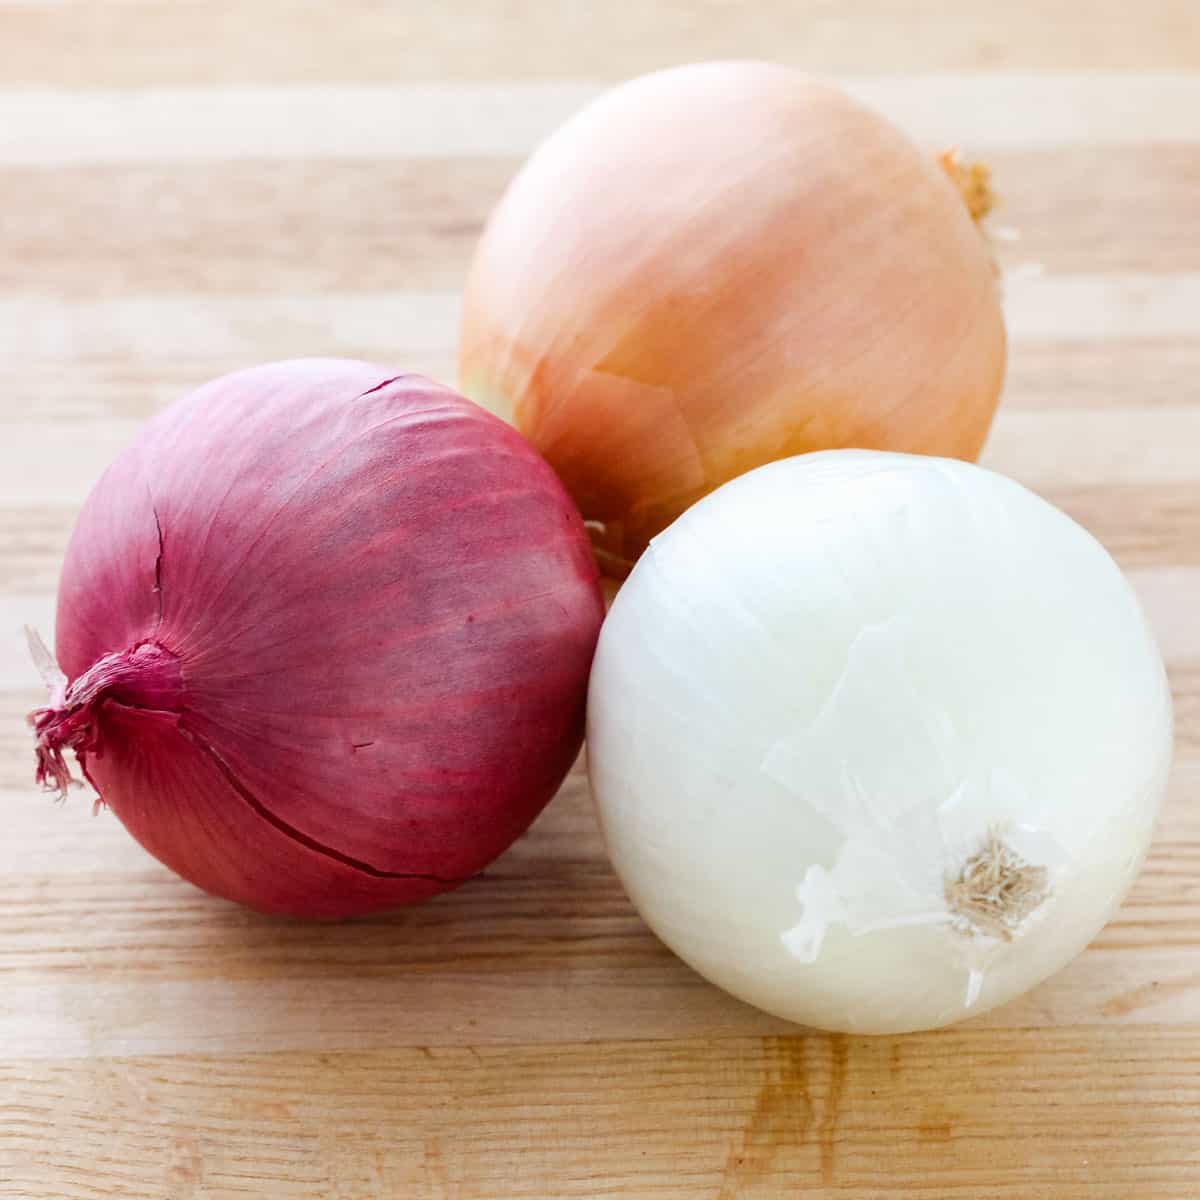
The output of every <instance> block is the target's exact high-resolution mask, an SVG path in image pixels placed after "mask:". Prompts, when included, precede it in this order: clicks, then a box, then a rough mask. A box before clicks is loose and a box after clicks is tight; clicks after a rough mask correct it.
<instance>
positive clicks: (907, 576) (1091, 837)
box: [588, 450, 1172, 1033]
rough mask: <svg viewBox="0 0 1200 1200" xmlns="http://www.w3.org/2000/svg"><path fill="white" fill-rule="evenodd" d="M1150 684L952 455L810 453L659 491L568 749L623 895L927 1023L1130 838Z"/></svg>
mask: <svg viewBox="0 0 1200 1200" xmlns="http://www.w3.org/2000/svg"><path fill="white" fill-rule="evenodd" d="M1171 742H1172V716H1171V692H1170V688H1169V686H1168V681H1167V676H1166V672H1165V670H1164V668H1163V663H1162V658H1161V655H1160V654H1159V651H1158V648H1157V647H1156V645H1155V643H1154V638H1153V636H1152V634H1151V632H1150V629H1149V627H1148V625H1147V623H1146V620H1145V617H1144V615H1143V614H1142V612H1141V608H1140V606H1139V604H1138V600H1137V597H1136V595H1135V594H1134V591H1133V589H1132V588H1131V587H1130V586H1129V583H1128V581H1127V580H1126V579H1125V578H1124V577H1123V576H1122V575H1121V572H1120V570H1119V569H1118V568H1117V566H1116V564H1115V563H1114V562H1113V561H1112V559H1111V558H1110V557H1109V556H1108V554H1107V553H1106V552H1105V551H1104V549H1103V547H1101V546H1100V545H1099V543H1097V542H1096V540H1095V539H1094V538H1092V537H1091V536H1090V535H1089V534H1088V533H1087V532H1086V531H1085V530H1083V529H1081V528H1080V527H1079V526H1078V525H1076V524H1075V523H1074V522H1073V521H1072V520H1071V519H1070V518H1069V517H1067V516H1066V515H1065V514H1063V513H1062V512H1060V511H1058V510H1057V509H1055V508H1054V507H1052V506H1051V505H1049V504H1047V503H1046V502H1045V501H1044V500H1041V499H1040V498H1039V497H1037V496H1035V495H1034V494H1033V493H1031V492H1029V491H1026V490H1025V489H1024V488H1022V487H1021V486H1020V485H1019V484H1017V483H1014V482H1013V481H1012V480H1008V479H1005V478H1004V477H1002V476H999V475H995V474H993V473H992V472H990V471H985V470H983V469H981V468H979V467H976V466H973V465H971V464H968V463H963V462H957V461H953V460H947V459H937V458H932V457H928V456H916V455H900V454H885V453H880V452H877V451H857V450H840V451H828V452H825V453H817V454H809V455H803V456H801V457H799V458H793V459H787V460H784V461H782V462H777V463H771V464H769V465H767V466H764V467H760V468H758V469H757V470H755V471H751V472H749V473H747V474H746V475H743V476H741V477H740V478H738V479H735V480H733V481H732V482H730V483H728V484H726V485H725V486H724V487H722V488H720V489H719V490H718V491H716V492H714V493H713V494H712V495H711V496H707V497H705V498H704V499H703V500H701V501H700V502H699V503H698V504H696V505H695V506H693V507H692V508H691V509H689V510H688V512H687V513H685V514H684V515H683V516H682V517H681V518H680V519H679V520H678V521H676V522H675V523H674V524H673V525H672V526H671V527H670V529H668V530H667V531H666V532H665V533H663V534H662V535H660V536H659V537H658V538H656V539H655V540H654V542H653V543H652V544H651V546H650V549H649V550H648V551H647V552H646V553H645V554H644V555H643V556H642V558H641V559H640V560H639V562H638V563H637V565H636V566H635V567H634V569H633V571H632V573H631V574H630V576H629V578H628V579H627V580H626V581H625V583H624V584H623V586H622V588H621V590H620V592H619V593H618V594H617V597H616V599H615V601H614V602H613V605H612V608H611V609H610V611H609V614H608V618H607V619H606V621H605V623H604V628H603V630H602V632H601V635H600V644H599V647H598V648H597V651H596V659H595V663H594V665H593V668H592V680H591V687H590V693H589V699H588V770H589V774H590V776H591V782H592V794H593V796H594V798H595V801H596V806H597V810H598V813H599V816H600V821H601V825H602V827H603V830H604V836H605V841H606V843H607V846H608V849H609V852H610V854H611V856H612V860H613V863H614V866H615V867H616V869H617V872H618V874H619V875H620V877H621V880H622V882H623V883H624V885H625V888H626V890H627V891H628V893H629V896H630V898H631V899H632V900H633V902H634V904H635V905H636V906H637V908H638V910H639V912H640V913H641V914H642V916H643V917H644V918H645V920H646V921H647V923H648V924H649V925H650V926H651V928H653V929H654V931H655V932H656V933H657V934H658V935H659V936H660V937H661V938H662V939H663V941H664V942H665V943H666V944H667V945H668V946H670V947H671V948H672V949H673V950H674V951H675V952H676V953H677V954H679V955H680V957H681V958H683V959H684V960H685V961H686V962H688V963H690V964H691V965H692V966H693V967H695V968H696V970H698V971H699V972H700V973H701V974H702V975H704V976H705V977H706V978H707V979H710V980H712V981H713V982H714V983H716V984H718V985H719V986H721V987H723V988H725V989H726V990H728V991H729V992H731V993H733V994H734V995H736V996H738V997H740V998H741V999H743V1000H745V1001H747V1002H749V1003H751V1004H755V1005H757V1006H758V1007H760V1008H762V1009H764V1010H766V1011H767V1012H770V1013H773V1014H775V1015H776V1016H780V1017H784V1018H787V1019H789V1020H792V1021H796V1022H799V1023H801V1024H805V1025H813V1026H818V1027H821V1028H825V1029H831V1030H841V1031H848V1032H853V1033H902V1032H909V1031H913V1030H920V1029H932V1028H936V1027H939V1026H942V1025H947V1024H950V1023H951V1022H953V1021H957V1020H961V1019H963V1018H965V1017H970V1016H974V1015H976V1014H978V1013H981V1012H984V1011H986V1010H987V1009H989V1008H992V1007H994V1006H995V1005H998V1004H1001V1003H1004V1002H1005V1001H1008V1000H1010V999H1012V998H1014V997H1016V996H1018V995H1021V994H1022V993H1023V992H1025V991H1027V990H1028V989H1030V988H1031V987H1033V986H1035V985H1036V984H1038V983H1040V982H1041V981H1042V980H1044V979H1046V978H1048V977H1049V976H1050V975H1051V974H1053V973H1054V972H1055V971H1057V970H1059V969H1060V968H1061V967H1063V966H1064V965H1065V964H1066V963H1067V962H1069V961H1070V959H1072V958H1073V957H1074V956H1075V955H1076V954H1077V953H1079V951H1081V950H1082V949H1083V948H1084V947H1085V946H1086V945H1087V943H1088V942H1089V941H1091V939H1092V938H1093V937H1094V936H1095V935H1096V934H1097V933H1098V932H1099V930H1100V928H1101V927H1102V926H1103V924H1104V923H1105V921H1107V920H1108V919H1109V917H1110V916H1111V915H1112V914H1113V912H1114V911H1115V910H1116V908H1117V906H1118V905H1119V904H1120V903H1121V900H1122V899H1123V897H1124V896H1125V894H1126V892H1127V891H1128V889H1129V887H1130V885H1131V883H1132V881H1133V879H1134V877H1135V876H1136V874H1137V871H1138V868H1139V866H1140V865H1141V862H1142V859H1143V856H1144V854H1145V852H1146V849H1147V847H1148V845H1149V843H1150V839H1151V835H1152V831H1153V826H1154V821H1155V817H1156V815H1157V813H1158V809H1159V806H1160V803H1161V801H1162V797H1163V794H1164V792H1165V790H1166V785H1167V778H1168V774H1169V770H1170V764H1171V750H1172V745H1171Z"/></svg>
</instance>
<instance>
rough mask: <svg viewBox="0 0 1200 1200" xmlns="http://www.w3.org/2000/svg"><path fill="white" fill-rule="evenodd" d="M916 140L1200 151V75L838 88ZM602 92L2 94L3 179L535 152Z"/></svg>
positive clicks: (569, 86) (422, 87)
mask: <svg viewBox="0 0 1200 1200" xmlns="http://www.w3.org/2000/svg"><path fill="white" fill-rule="evenodd" d="M838 82H840V83H842V84H843V85H844V86H845V87H846V88H847V90H848V91H850V93H851V94H853V95H856V96H858V97H859V98H861V99H862V100H863V101H865V102H866V103H868V104H871V105H873V106H874V107H875V108H877V109H879V111H881V112H883V113H886V114H887V115H888V116H889V117H891V119H892V120H894V121H895V122H896V123H897V124H899V125H900V126H902V127H903V128H905V129H907V130H909V131H910V132H911V133H912V134H913V135H914V136H915V137H918V138H921V139H927V140H929V141H931V142H933V143H934V144H943V143H945V144H950V145H954V144H958V143H965V144H967V145H968V146H970V147H971V148H972V149H974V150H977V151H993V150H997V149H1002V148H1006V147H1007V148H1013V149H1017V148H1020V149H1024V150H1031V149H1037V148H1045V147H1054V146H1061V145H1073V144H1081V143H1082V144H1087V145H1089V146H1092V147H1102V146H1106V145H1114V144H1116V145H1124V144H1128V143H1131V142H1132V143H1138V142H1142V141H1146V140H1153V141H1154V142H1156V143H1159V144H1179V143H1194V142H1196V141H1200V74H1191V73H1188V72H1179V73H1177V74H1163V73H1158V74H1134V73H1128V74H1121V75H1119V76H1116V75H1105V74H1103V73H1099V72H1087V73H1083V72H1081V73H1078V74H1062V75H1038V74H1029V75H1014V74H996V75H989V74H979V75H970V74H967V75H929V76H903V75H891V76H875V75H862V76H858V75H856V76H853V77H843V76H839V77H838ZM602 90H603V87H602V85H600V84H597V83H595V82H590V83H589V82H582V81H547V80H541V81H536V82H519V83H503V84H501V83H492V84H483V83H462V84H444V83H440V84H439V83H423V84H422V83H409V84H396V85H394V86H391V87H385V86H364V85H361V84H357V85H344V86H336V87H299V86H297V87H274V88H264V87H227V88H221V89H216V90H209V89H205V88H184V87H156V88H147V89H143V90H137V91H121V90H116V89H107V90H105V89H91V90H87V89H81V90H70V89H52V88H27V89H9V90H6V91H0V167H10V166H34V165H41V166H54V167H66V166H81V165H86V164H101V163H112V162H125V163H150V162H163V163H169V162H213V161H229V160H238V159H250V160H255V159H257V160H262V159H274V160H294V159H303V158H325V159H331V160H336V159H342V160H346V159H351V160H352V159H363V158H367V159H371V160H375V161H378V160H380V159H388V158H406V159H407V158H446V157H450V158H461V157H467V156H472V157H485V156H496V157H512V156H514V155H524V154H527V153H528V152H529V151H530V150H531V149H533V147H534V146H535V145H536V144H537V143H538V142H540V141H541V140H542V138H544V137H545V136H546V135H547V134H548V133H550V132H551V131H552V130H553V129H554V128H556V127H557V126H558V125H560V124H561V123H562V122H563V121H564V120H565V119H566V118H567V117H569V116H570V115H571V114H572V113H574V112H576V111H578V110H579V109H580V108H582V107H583V105H585V104H586V103H588V101H590V100H591V99H593V98H594V97H595V96H596V95H598V94H599V92H600V91H602Z"/></svg>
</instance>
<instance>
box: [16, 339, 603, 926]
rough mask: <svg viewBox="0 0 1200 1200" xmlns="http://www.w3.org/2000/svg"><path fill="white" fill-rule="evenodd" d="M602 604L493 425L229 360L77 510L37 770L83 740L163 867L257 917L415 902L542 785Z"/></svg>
mask: <svg viewBox="0 0 1200 1200" xmlns="http://www.w3.org/2000/svg"><path fill="white" fill-rule="evenodd" d="M602 617H603V603H602V599H601V594H600V589H599V584H598V578H597V571H596V567H595V563H594V561H593V559H592V556H591V552H590V548H589V543H588V538H587V534H586V532H585V530H584V528H583V523H582V521H581V519H580V516H579V514H578V511H577V510H576V509H575V506H574V505H573V503H572V502H571V500H570V497H569V496H568V495H567V494H566V492H565V491H564V489H563V487H562V485H561V484H560V483H559V481H558V480H557V478H556V477H555V475H554V473H553V471H552V470H551V469H550V468H549V467H548V466H547V465H546V464H545V462H544V461H543V460H542V459H541V458H540V457H539V456H538V455H537V454H536V452H535V451H534V450H533V449H532V448H531V447H530V446H529V444H528V443H527V442H526V441H525V440H524V439H523V438H522V437H521V436H520V435H519V434H518V433H516V431H514V430H513V429H511V428H510V427H508V426H507V425H505V424H504V422H502V421H500V420H499V419H498V418H496V417H494V416H492V415H491V414H489V413H486V412H484V411H483V410H482V409H480V408H479V407H478V406H477V405H475V404H473V403H471V402H470V401H468V400H465V399H464V398H462V397H461V396H458V395H457V394H455V393H454V392H451V391H450V390H448V389H446V388H443V387H441V386H439V385H437V384H435V383H432V382H430V381H428V380H425V379H422V378H420V377H417V376H400V377H395V376H394V373H389V372H387V371H386V370H385V369H383V368H380V367H376V366H372V365H370V364H366V363H357V362H348V361H340V360H301V361H296V362H287V363H276V364H271V365H268V366H264V367H259V368H254V369H252V370H249V371H244V372H239V373H237V374H234V375H230V376H227V377H225V378H223V379H219V380H216V381H215V382H213V383H210V384H208V385H206V386H205V387H203V388H201V389H199V390H198V391H197V392H195V393H193V394H192V395H191V396H189V397H187V398H185V399H184V400H182V401H181V402H179V403H177V404H175V405H174V406H172V407H171V408H169V409H168V410H166V411H165V412H164V413H162V414H161V415H160V416H159V417H157V418H156V419H155V420H154V421H152V422H151V423H150V424H149V425H148V426H147V427H146V428H145V430H144V431H143V433H142V434H141V436H140V437H139V438H138V439H137V441H136V442H135V443H134V444H133V445H132V446H131V447H130V448H129V449H128V450H126V451H125V452H124V453H123V454H122V455H120V456H119V457H118V459H117V460H116V461H115V462H114V463H113V464H112V466H111V467H110V468H109V469H108V471H107V472H106V473H105V475H104V476H103V477H102V479H101V480H100V482H99V483H98V484H97V486H96V488H95V489H94V491H93V492H92V494H91V495H90V496H89V498H88V500H87V502H86V503H85V505H84V508H83V510H82V512H81V514H80V516H79V520H78V522H77V525H76V528H75V531H74V533H73V535H72V539H71V543H70V546H69V548H68V551H67V557H66V562H65V565H64V569H63V576H62V582H61V585H60V589H59V603H58V618H57V637H56V653H57V658H58V662H59V664H60V666H61V667H62V670H63V672H64V673H65V675H66V677H67V680H68V681H69V682H68V683H67V685H66V687H65V689H63V688H62V687H60V688H58V689H56V692H55V695H54V697H53V699H52V702H51V705H50V706H49V707H48V708H46V709H42V710H39V712H38V713H35V714H33V717H32V718H31V719H32V720H33V721H34V723H35V727H36V729H37V731H38V751H39V774H40V776H41V777H42V778H43V781H44V782H45V783H46V784H47V785H49V786H56V787H60V788H61V787H62V786H64V785H65V777H66V767H65V762H64V761H63V759H62V753H63V751H64V750H66V749H74V750H75V752H76V754H77V757H78V758H79V761H80V764H81V767H82V769H83V771H84V774H85V775H86V777H87V778H88V779H89V780H90V781H91V783H92V784H93V785H94V786H95V788H96V790H97V792H98V793H99V795H100V797H101V800H102V801H103V803H105V804H106V805H108V806H109V807H110V808H112V809H113V811H114V812H115V813H116V814H117V816H118V817H119V818H120V819H121V821H122V822H123V823H124V824H125V825H126V827H127V828H128V829H129V830H130V832H131V833H132V834H133V835H134V837H136V838H137V839H138V840H139V841H140V842H141V843H142V844H143V845H144V846H145V847H146V848H147V849H148V850H149V851H150V852H151V853H152V854H154V855H155V856H156V857H158V858H159V859H160V860H162V861H163V862H164V863H166V864H167V865H168V866H170V867H171V868H172V869H173V870H175V871H177V872H178V873H179V874H180V875H182V876H184V877H185V878H186V879H189V880H190V881H191V882H193V883H195V884H197V885H198V886H200V887H202V888H205V889H206V890H208V891H211V892H214V893H216V894H218V895H221V896H225V897H227V898H229V899H232V900H235V901H238V902H240V903H243V904H247V905H249V906H251V907H254V908H258V909H261V910H264V911H269V912H282V913H289V914H293V915H298V916H316V917H338V916H346V915H350V914H354V913H361V912H368V911H371V910H374V909H379V908H385V907H391V906H394V905H397V904H403V903H408V902H411V901H416V900H420V899H423V898H425V897H427V896H430V895H433V894H435V893H436V892H440V891H444V890H446V889H447V888H449V887H453V886H455V885H456V884H457V883H459V882H462V881H463V880H464V879H467V878H469V877H470V876H472V875H474V874H476V873H478V872H479V871H480V870H481V869H482V868H483V867H484V866H486V865H487V863H488V862H490V861H491V860H492V859H493V858H495V857H496V855H498V854H499V853H501V852H502V851H503V850H504V849H505V848H507V846H508V845H509V844H510V843H511V842H512V841H513V840H514V839H515V838H516V837H517V836H519V835H520V834H521V833H522V832H523V831H524V830H525V829H526V828H527V826H528V825H529V823H530V822H531V821H532V820H533V818H534V817H535V816H536V815H537V814H538V812H540V811H541V809H542V807H543V806H544V805H545V804H546V802H547V801H548V800H549V799H550V797H551V796H552V795H553V794H554V792H555V791H556V790H557V788H558V785H559V783H561V781H562V778H563V777H564V775H565V774H566V772H567V770H568V769H569V768H570V766H571V764H572V762H573V761H574V759H575V757H576V755H577V754H578V751H579V748H580V745H581V742H582V734H583V719H584V708H585V703H586V690H587V677H588V670H589V667H590V664H591V658H592V654H593V651H594V648H595V642H596V638H597V635H598V633H599V627H600V622H601V619H602Z"/></svg>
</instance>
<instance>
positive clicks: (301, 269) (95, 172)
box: [0, 145, 1200, 301]
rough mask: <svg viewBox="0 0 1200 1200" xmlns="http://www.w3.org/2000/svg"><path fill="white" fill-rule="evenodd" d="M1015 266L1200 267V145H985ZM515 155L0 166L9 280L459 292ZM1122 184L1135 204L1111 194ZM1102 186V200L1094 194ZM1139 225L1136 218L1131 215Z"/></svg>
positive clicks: (48, 287)
mask: <svg viewBox="0 0 1200 1200" xmlns="http://www.w3.org/2000/svg"><path fill="white" fill-rule="evenodd" d="M989 161H990V163H991V165H992V168H993V172H994V178H995V181H996V187H997V189H998V192H999V194H1000V197H1001V207H1000V208H999V209H998V210H997V213H996V215H995V217H994V218H993V219H992V221H991V223H990V224H991V226H992V227H995V228H997V229H998V230H999V231H1000V233H1001V234H1003V235H1004V236H1005V237H1008V238H1011V237H1012V236H1013V235H1014V234H1018V235H1019V239H1020V240H1019V241H1015V242H1014V241H1008V240H997V241H995V243H994V247H995V251H996V253H997V256H998V258H999V261H1000V263H1001V265H1002V266H1004V267H1005V268H1014V267H1019V266H1020V265H1022V264H1025V263H1029V262H1036V263H1037V264H1039V265H1040V266H1041V267H1042V269H1044V270H1045V271H1046V272H1048V273H1051V274H1060V273H1068V272H1076V271H1086V272H1090V273H1096V272H1103V273H1121V272H1133V273H1137V272H1180V271H1191V272H1196V271H1200V241H1198V240H1197V239H1195V238H1193V237H1191V236H1190V231H1191V229H1192V226H1193V223H1194V207H1193V206H1194V200H1193V197H1194V196H1195V194H1196V193H1197V191H1198V190H1200V148H1198V147H1196V146H1194V145H1187V146H1154V147H1146V146H1119V147H1114V148H1112V149H1109V150H1103V149H1102V150H1095V149H1092V148H1081V147H1068V148H1066V149H1061V150H1046V151H1004V150H1001V151H999V152H997V153H995V154H993V155H990V156H989ZM518 166H519V160H518V159H508V158H499V159H479V158H462V159H449V158H447V159H430V160H400V161H382V162H375V161H363V162H341V161H333V162H328V161H313V160H301V161H283V162H279V161H271V162H264V161H231V162H224V163H207V164H204V165H199V164H195V163H186V162H185V163H178V164H159V163H152V164H145V163H141V164H139V163H134V164H106V165H101V166H74V167H65V168H62V169H58V170H48V169H46V168H44V167H28V166H26V167H20V166H18V167H10V168H8V169H4V170H0V195H4V196H6V197H8V201H7V205H6V214H5V220H4V223H3V224H2V225H0V289H3V290H8V291H15V292H32V293H35V294H36V293H39V292H40V293H52V294H61V295H69V296H71V297H72V298H73V299H75V300H77V301H78V300H83V299H91V298H98V297H116V296H134V295H137V294H139V293H150V294H156V293H157V294H164V295H166V294H171V293H188V294H191V295H201V296H203V295H208V294H216V295H220V294H250V295H252V294H256V293H285V294H286V293H289V292H290V293H300V294H303V293H306V292H307V293H316V292H322V291H334V292H342V291H364V292H371V291H379V290H387V289H389V288H396V287H401V288H404V289H407V290H414V291H415V290H420V291H453V290H454V289H456V288H458V287H460V286H461V284H462V281H463V279H464V278H465V275H466V271H467V266H468V264H469V262H470V256H471V253H472V251H473V249H474V246H475V241H476V239H477V238H478V236H479V233H480V231H481V230H482V228H483V224H484V221H485V220H486V217H487V214H488V212H489V211H490V210H491V208H492V206H493V204H494V203H495V202H496V201H497V200H498V199H499V197H500V195H501V193H502V192H503V190H504V187H505V186H506V185H507V183H508V181H509V179H510V178H511V177H512V175H513V174H514V173H515V172H516V170H517V168H518ZM1117 193H1120V194H1122V195H1123V197H1124V198H1125V199H1126V201H1127V203H1128V204H1129V206H1130V207H1129V208H1127V207H1125V205H1124V204H1122V205H1116V204H1113V203H1111V202H1107V201H1106V199H1105V198H1106V197H1109V196H1112V195H1115V194H1117ZM1095 198H1099V199H1095ZM1131 209H1132V210H1134V211H1136V212H1137V213H1138V214H1139V216H1138V220H1139V224H1138V227H1137V228H1136V229H1131V228H1130V227H1129V217H1128V213H1129V211H1130V210H1131Z"/></svg>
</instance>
